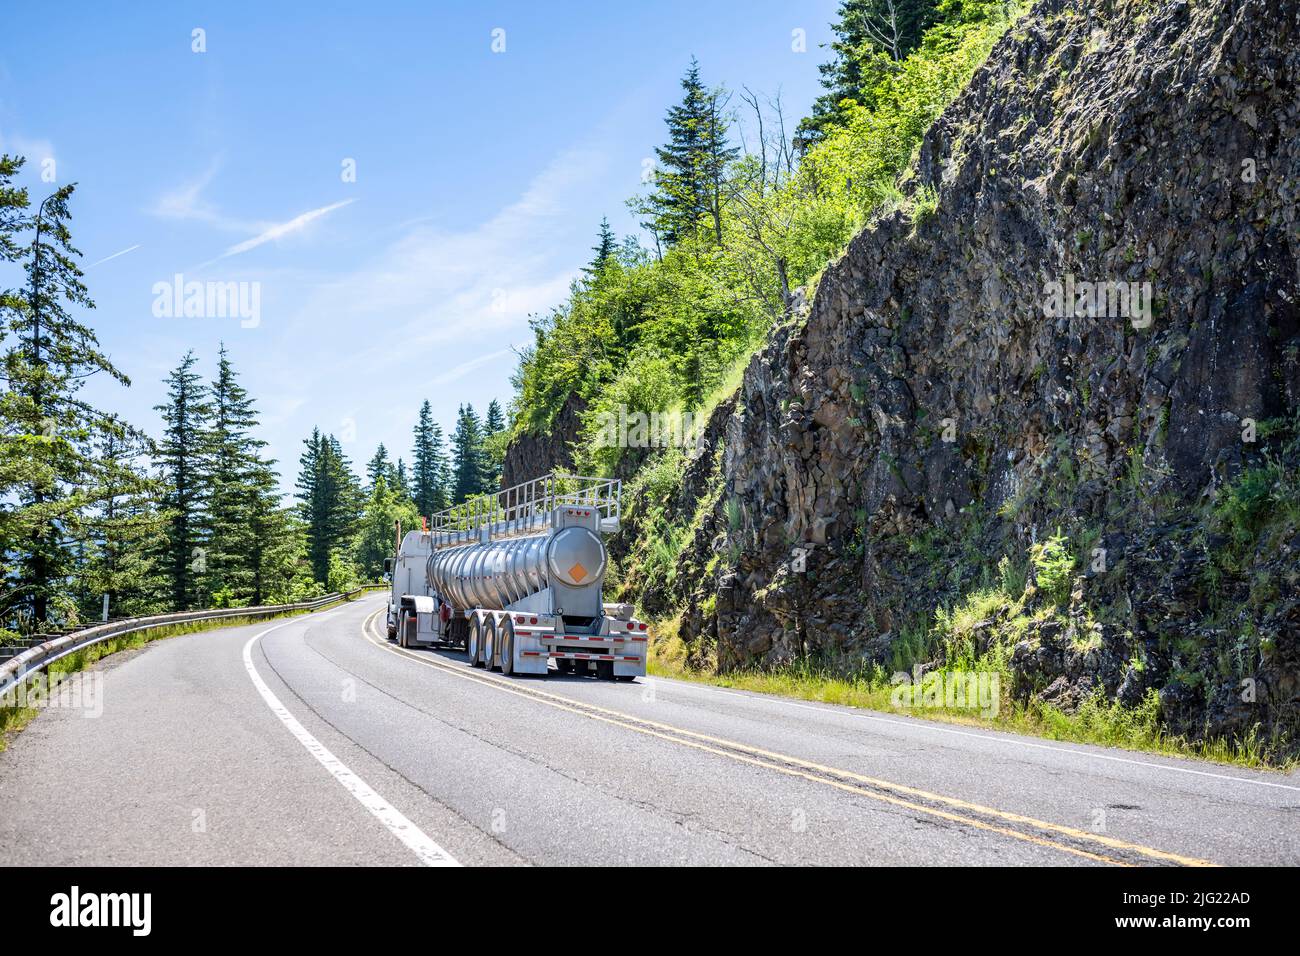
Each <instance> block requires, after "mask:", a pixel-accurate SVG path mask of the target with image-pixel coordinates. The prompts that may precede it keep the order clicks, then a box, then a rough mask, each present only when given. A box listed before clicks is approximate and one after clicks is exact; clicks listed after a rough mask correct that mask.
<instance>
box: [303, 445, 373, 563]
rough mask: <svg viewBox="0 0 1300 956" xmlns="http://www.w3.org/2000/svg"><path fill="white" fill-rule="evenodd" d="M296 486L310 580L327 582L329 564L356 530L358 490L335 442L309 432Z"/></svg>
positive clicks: (340, 449)
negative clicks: (303, 528) (305, 540)
mask: <svg viewBox="0 0 1300 956" xmlns="http://www.w3.org/2000/svg"><path fill="white" fill-rule="evenodd" d="M303 444H304V445H306V449H305V450H304V451H303V454H302V457H301V458H300V459H299V465H300V471H299V475H298V483H297V497H298V502H299V504H298V513H299V516H300V517H301V518H302V520H303V522H304V523H305V525H306V530H305V533H306V536H307V558H308V560H309V561H310V562H311V569H312V575H313V577H314V578H315V579H316V580H317V581H318V582H321V583H326V582H328V581H329V579H330V565H331V561H332V559H335V558H336V557H337V553H338V552H339V550H340V549H342V548H344V547H345V546H346V545H347V544H348V543H349V542H350V539H351V538H352V535H353V534H354V533H355V530H356V522H357V514H358V510H359V500H358V499H359V489H358V488H357V483H356V478H355V477H354V476H353V474H352V469H351V466H350V464H349V463H348V460H347V458H346V457H345V456H344V454H343V449H342V447H341V446H340V445H339V442H338V439H336V438H335V437H334V436H333V435H322V434H321V431H320V429H319V428H315V429H312V433H311V437H310V438H307V439H305V441H304V442H303Z"/></svg>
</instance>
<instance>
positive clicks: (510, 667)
mask: <svg viewBox="0 0 1300 956" xmlns="http://www.w3.org/2000/svg"><path fill="white" fill-rule="evenodd" d="M500 643H501V673H503V674H505V675H506V676H507V677H509V676H511V675H512V674H514V672H515V626H514V624H513V623H511V621H510V618H506V620H505V626H504V627H502V628H501V641H500Z"/></svg>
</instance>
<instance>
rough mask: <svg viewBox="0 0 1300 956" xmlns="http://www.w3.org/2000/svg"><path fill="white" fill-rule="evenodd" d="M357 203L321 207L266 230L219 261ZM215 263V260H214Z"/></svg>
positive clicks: (300, 229) (222, 256)
mask: <svg viewBox="0 0 1300 956" xmlns="http://www.w3.org/2000/svg"><path fill="white" fill-rule="evenodd" d="M354 202H356V200H355V199H344V200H343V201H342V202H336V203H331V204H330V205H328V206H321V207H320V208H319V209H312V210H309V211H308V212H305V213H303V214H302V215H300V216H294V217H293V218H292V219H290V220H289V221H288V222H282V223H278V224H276V225H274V226H271V227H270V228H268V229H265V230H264V231H262V232H261V233H259V234H258V235H256V236H254V237H253V238H252V239H245V240H244V241H243V242H238V243H235V245H233V246H231V247H230V248H229V249H227V250H226V251H225V252H223V253H222V254H221V255H219V256H217V258H218V259H226V258H229V257H230V256H237V255H240V254H241V253H244V252H248V251H249V250H250V249H256V248H257V247H258V246H260V245H263V244H265V243H268V242H271V241H272V240H274V239H283V238H284V237H285V236H288V235H292V234H293V233H295V232H300V231H302V230H303V229H305V228H306V227H307V225H308V223H311V222H313V221H315V220H317V219H319V218H320V217H321V216H327V215H329V214H330V213H332V212H333V211H334V210H336V209H342V208H343V207H344V206H348V205H351V204H352V203H354ZM214 261H215V260H214Z"/></svg>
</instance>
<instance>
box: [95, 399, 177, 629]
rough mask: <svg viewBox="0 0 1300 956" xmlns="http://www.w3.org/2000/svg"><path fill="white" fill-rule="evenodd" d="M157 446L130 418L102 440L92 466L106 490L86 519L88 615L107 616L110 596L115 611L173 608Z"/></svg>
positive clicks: (113, 613)
mask: <svg viewBox="0 0 1300 956" xmlns="http://www.w3.org/2000/svg"><path fill="white" fill-rule="evenodd" d="M154 451H155V448H154V444H153V442H152V441H151V440H150V439H149V438H148V436H146V435H144V434H143V433H141V432H140V431H138V430H137V429H134V428H132V427H131V426H129V425H127V424H126V423H124V422H118V423H117V427H116V428H111V429H106V430H105V431H104V433H103V434H102V435H101V436H100V438H99V439H98V441H97V442H96V449H95V452H96V453H95V456H94V458H93V459H92V460H91V467H92V468H93V469H95V470H96V471H98V472H101V473H102V477H101V478H100V483H101V485H102V487H103V488H104V496H103V498H102V500H101V501H100V502H99V504H98V506H97V507H95V508H94V509H93V510H92V511H91V512H90V513H89V514H88V516H87V518H86V520H85V522H84V534H83V537H82V538H81V540H80V541H79V545H80V547H79V551H80V564H79V566H78V568H77V573H76V582H77V590H78V594H79V595H80V603H81V616H82V617H83V618H84V619H86V620H94V619H96V618H98V617H100V616H101V614H102V611H103V607H104V599H105V598H107V599H108V613H109V615H110V616H113V617H132V616H138V615H143V614H154V613H158V612H160V611H164V610H166V609H167V608H168V600H169V596H168V590H167V579H166V577H165V576H164V574H163V572H162V569H161V568H160V566H159V564H160V561H161V556H162V555H163V553H164V552H165V547H166V541H167V527H168V514H167V512H166V511H164V510H162V509H161V508H160V507H159V505H158V502H159V501H160V499H161V498H162V497H163V494H164V491H165V487H166V486H165V484H164V482H163V481H161V480H160V479H159V478H157V477H155V476H152V475H150V474H149V471H148V465H149V461H150V458H151V456H152V455H153V453H154Z"/></svg>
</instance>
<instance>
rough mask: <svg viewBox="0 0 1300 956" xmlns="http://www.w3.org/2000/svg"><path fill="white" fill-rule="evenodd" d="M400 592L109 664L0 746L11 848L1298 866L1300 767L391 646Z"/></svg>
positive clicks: (275, 858)
mask: <svg viewBox="0 0 1300 956" xmlns="http://www.w3.org/2000/svg"><path fill="white" fill-rule="evenodd" d="M383 600H384V598H383V596H382V595H379V596H373V597H369V598H366V599H364V600H360V601H357V602H355V603H353V604H350V605H345V606H343V607H340V608H337V609H334V610H331V611H326V612H321V613H318V614H314V615H311V616H307V617H299V618H291V619H288V620H286V621H281V622H268V623H265V624H258V625H254V626H248V627H237V628H228V629H224V630H214V631H208V632H204V633H199V634H193V635H188V636H184V637H176V638H171V639H169V640H165V641H160V642H158V643H156V644H153V645H151V646H149V647H148V648H146V649H144V650H142V651H136V652H131V653H127V654H120V655H115V656H114V657H111V658H108V659H106V660H105V661H103V662H101V665H100V667H101V669H102V672H103V674H104V677H103V697H102V705H103V706H102V713H101V714H100V715H99V716H97V717H95V718H93V719H89V718H87V717H85V716H84V715H83V714H82V712H80V711H78V710H76V709H72V708H51V709H48V710H45V711H43V712H42V713H41V714H40V715H39V716H38V717H37V718H36V719H35V720H34V721H33V722H32V724H31V725H30V726H29V727H28V728H27V729H26V730H25V731H23V732H22V733H21V734H20V735H18V737H17V738H16V739H15V740H13V741H12V742H11V744H10V746H9V749H8V750H7V751H5V752H4V753H3V754H0V862H3V863H5V864H119V865H120V864H126V865H130V864H175V865H187V864H196V865H222V864H303V865H307V864H381V865H393V864H395V865H415V864H421V863H424V864H433V865H439V864H456V863H459V864H463V865H483V864H552V865H557V864H558V865H564V864H658V865H664V864H741V865H761V864H849V865H891V864H922V865H941V864H967V865H1007V864H1013V865H1019V864H1027V865H1039V864H1041V865H1085V866H1097V865H1113V864H1139V865H1198V864H1203V863H1218V864H1245V865H1292V866H1294V865H1296V864H1297V863H1300V775H1296V774H1292V775H1290V776H1281V775H1276V774H1267V773H1257V772H1251V771H1246V770H1240V769H1236V768H1222V767H1218V766H1216V765H1213V764H1207V763H1201V762H1197V761H1188V760H1175V759H1168V758H1161V757H1149V756H1145V755H1141V754H1134V753H1128V752H1124V751H1117V750H1109V749H1105V748H1100V747H1086V746H1078V745H1072V744H1059V743H1053V742H1050V741H1043V740H1038V739H1036V738H1029V737H1019V736H1015V735H1011V734H1003V733H994V732H988V731H983V730H977V729H970V728H966V727H959V726H954V725H949V724H940V723H933V722H928V721H924V720H918V719H913V718H908V717H898V716H893V715H886V714H876V713H872V712H867V711H858V710H852V709H849V708H842V707H833V706H826V705H819V704H808V703H803V702H798V701H790V700H784V699H780V698H774V697H765V696H761V695H754V694H746V693H737V692H732V691H727V690H723V689H718V688H711V687H704V686H700V685H694V684H686V683H681V682H678V681H670V680H663V679H656V678H649V679H641V680H639V681H637V682H636V683H632V684H622V683H618V684H615V683H603V682H599V681H596V680H594V679H591V678H567V677H560V676H559V675H558V674H555V673H554V672H552V674H551V675H550V677H548V678H505V677H502V676H501V675H499V674H492V675H489V674H485V673H484V672H483V671H476V670H474V669H472V668H470V667H469V666H468V664H466V663H465V662H464V659H463V657H462V655H460V654H456V653H441V652H433V651H402V650H399V649H398V648H396V647H394V646H393V645H391V644H389V643H388V642H387V641H385V640H384V639H383V637H382V635H381V633H380V627H379V624H380V623H382V620H381V621H380V622H376V621H374V620H373V619H372V618H373V616H374V615H375V614H376V612H378V611H380V609H381V608H382V607H383Z"/></svg>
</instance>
